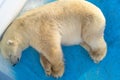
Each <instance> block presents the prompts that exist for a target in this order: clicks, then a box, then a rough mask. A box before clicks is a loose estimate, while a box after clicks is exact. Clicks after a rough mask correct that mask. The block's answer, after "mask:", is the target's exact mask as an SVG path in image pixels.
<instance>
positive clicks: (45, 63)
mask: <svg viewBox="0 0 120 80" xmlns="http://www.w3.org/2000/svg"><path fill="white" fill-rule="evenodd" d="M40 62H41V64H42V67H43V68H44V70H45V73H46V74H47V75H48V76H50V75H51V72H52V71H51V67H52V66H51V64H50V62H49V61H48V60H47V59H46V58H45V57H44V56H43V55H42V54H40Z"/></svg>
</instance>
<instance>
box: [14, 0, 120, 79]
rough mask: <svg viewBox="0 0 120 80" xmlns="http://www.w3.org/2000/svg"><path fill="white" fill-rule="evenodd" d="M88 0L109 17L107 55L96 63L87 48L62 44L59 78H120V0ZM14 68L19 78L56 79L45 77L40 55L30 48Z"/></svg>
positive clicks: (106, 35)
mask: <svg viewBox="0 0 120 80" xmlns="http://www.w3.org/2000/svg"><path fill="white" fill-rule="evenodd" d="M89 1H90V2H92V3H94V4H95V5H97V6H98V7H99V8H100V9H101V10H102V11H103V13H104V15H105V17H106V20H107V24H106V30H105V39H106V41H107V45H108V52H107V56H106V58H105V59H104V60H103V61H102V62H101V63H100V64H94V63H93V61H92V60H91V59H90V57H89V55H88V53H87V52H86V51H85V49H83V48H82V47H80V46H79V45H77V46H69V47H65V46H63V47H62V49H63V52H64V58H65V73H64V75H63V77H62V78H60V79H58V80H120V0H89ZM14 70H15V72H16V76H17V80H56V79H54V78H53V77H46V75H45V73H44V70H43V69H42V67H41V64H40V63H39V55H38V53H37V52H36V51H35V50H34V49H33V48H31V47H30V48H28V49H27V50H25V51H24V52H23V56H22V59H21V61H20V63H19V64H17V65H16V66H15V68H14Z"/></svg>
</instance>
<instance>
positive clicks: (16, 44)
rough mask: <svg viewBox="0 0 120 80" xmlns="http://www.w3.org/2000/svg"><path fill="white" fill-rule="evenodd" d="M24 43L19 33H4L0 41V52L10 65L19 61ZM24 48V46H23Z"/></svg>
mask: <svg viewBox="0 0 120 80" xmlns="http://www.w3.org/2000/svg"><path fill="white" fill-rule="evenodd" d="M23 46H24V44H23V43H22V40H21V38H20V36H19V35H17V34H12V35H11V34H5V35H4V36H3V38H2V40H1V41H0V53H1V54H2V56H3V57H4V58H5V59H7V60H8V61H10V63H11V64H12V65H15V64H16V63H18V62H19V60H20V58H21V53H22V50H23ZM24 48H25V47H24Z"/></svg>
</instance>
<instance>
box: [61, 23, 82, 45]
mask: <svg viewBox="0 0 120 80" xmlns="http://www.w3.org/2000/svg"><path fill="white" fill-rule="evenodd" d="M81 42H82V39H81V26H80V24H79V23H69V24H68V23H67V25H64V26H63V27H62V41H61V43H62V45H76V44H80V43H81Z"/></svg>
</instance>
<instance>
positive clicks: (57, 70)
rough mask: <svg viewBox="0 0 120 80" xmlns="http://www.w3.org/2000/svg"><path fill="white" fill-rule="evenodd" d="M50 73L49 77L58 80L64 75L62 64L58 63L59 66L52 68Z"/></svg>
mask: <svg viewBox="0 0 120 80" xmlns="http://www.w3.org/2000/svg"><path fill="white" fill-rule="evenodd" d="M51 69H52V73H51V75H52V76H53V77H55V78H59V77H61V76H62V75H63V73H64V63H63V62H62V63H60V64H59V65H55V66H52V68H51Z"/></svg>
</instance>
